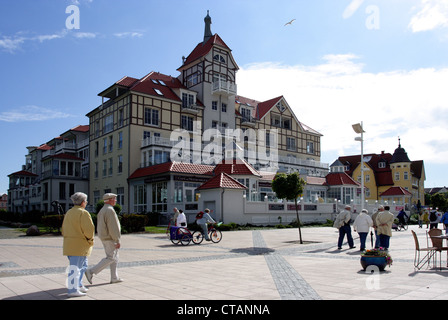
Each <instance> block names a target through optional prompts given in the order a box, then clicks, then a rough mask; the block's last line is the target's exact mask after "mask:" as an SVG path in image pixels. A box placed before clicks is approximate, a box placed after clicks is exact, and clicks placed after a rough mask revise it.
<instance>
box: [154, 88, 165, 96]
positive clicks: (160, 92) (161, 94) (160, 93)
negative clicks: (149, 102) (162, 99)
mask: <svg viewBox="0 0 448 320" xmlns="http://www.w3.org/2000/svg"><path fill="white" fill-rule="evenodd" d="M153 89H154V91H155V92H156V93H157V94H158V95H159V96H163V93H162V91H160V90H159V89H156V88H153Z"/></svg>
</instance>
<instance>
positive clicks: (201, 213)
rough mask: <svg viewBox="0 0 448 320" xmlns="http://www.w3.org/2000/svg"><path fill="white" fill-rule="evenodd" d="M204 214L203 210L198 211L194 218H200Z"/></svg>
mask: <svg viewBox="0 0 448 320" xmlns="http://www.w3.org/2000/svg"><path fill="white" fill-rule="evenodd" d="M203 215H204V212H202V211H201V212H199V213H198V214H197V215H196V220H198V219H202V216H203Z"/></svg>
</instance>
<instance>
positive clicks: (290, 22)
mask: <svg viewBox="0 0 448 320" xmlns="http://www.w3.org/2000/svg"><path fill="white" fill-rule="evenodd" d="M294 20H296V19H292V20H291V21H289V22H287V23H285V26H287V25H288V24H292V23H293V22H294Z"/></svg>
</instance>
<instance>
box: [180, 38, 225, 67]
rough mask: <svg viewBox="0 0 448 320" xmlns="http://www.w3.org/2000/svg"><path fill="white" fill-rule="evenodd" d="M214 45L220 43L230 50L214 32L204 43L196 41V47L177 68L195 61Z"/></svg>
mask: <svg viewBox="0 0 448 320" xmlns="http://www.w3.org/2000/svg"><path fill="white" fill-rule="evenodd" d="M214 45H220V46H222V47H224V48H226V49H228V50H229V51H230V48H229V47H228V46H227V45H226V43H225V42H224V41H223V40H222V39H221V37H220V36H218V34H215V35H214V36H212V37H211V38H210V39H208V41H207V42H206V43H203V42H200V43H198V45H197V46H196V48H194V50H193V51H192V52H191V53H190V54H189V55H188V57H187V58H186V59H185V61H184V63H183V65H182V66H181V67H180V68H179V69H181V68H182V67H183V66H185V65H188V64H190V63H192V62H194V61H196V60H197V59H199V58H202V57H204V56H206V55H207V54H208V53H209V52H210V50H211V49H212V47H213V46H214ZM179 69H177V70H179Z"/></svg>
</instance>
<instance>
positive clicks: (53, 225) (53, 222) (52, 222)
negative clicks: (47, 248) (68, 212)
mask: <svg viewBox="0 0 448 320" xmlns="http://www.w3.org/2000/svg"><path fill="white" fill-rule="evenodd" d="M63 221H64V216H63V215H51V216H43V217H42V224H43V225H44V226H45V227H47V228H49V229H50V232H51V231H53V230H55V229H56V230H58V232H60V231H61V227H62V222H63Z"/></svg>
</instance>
